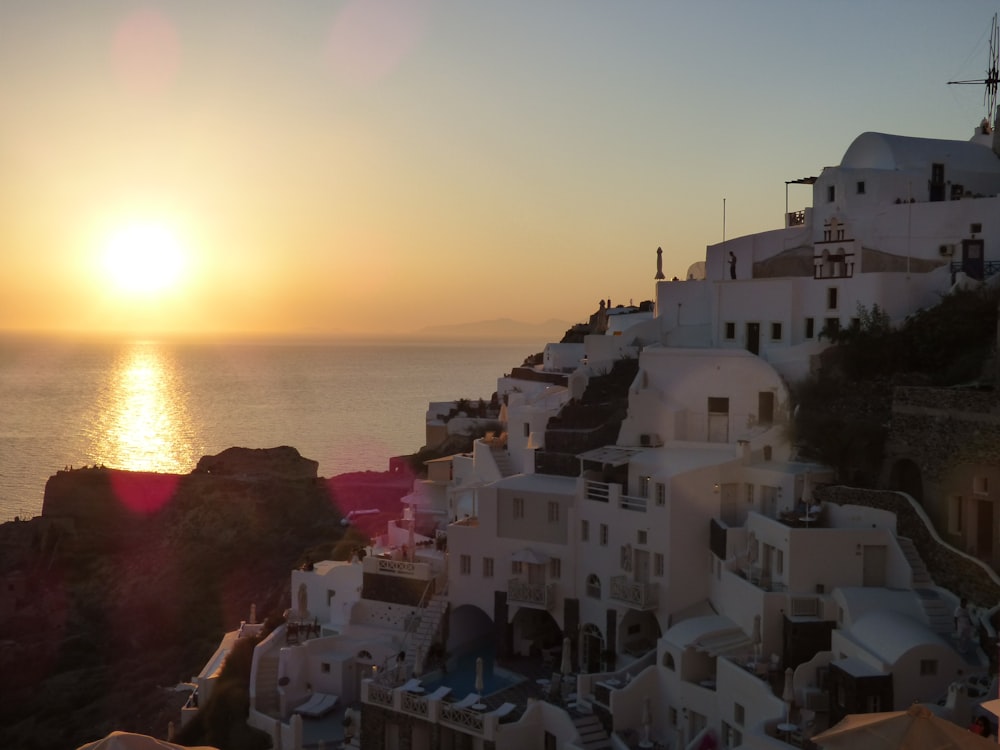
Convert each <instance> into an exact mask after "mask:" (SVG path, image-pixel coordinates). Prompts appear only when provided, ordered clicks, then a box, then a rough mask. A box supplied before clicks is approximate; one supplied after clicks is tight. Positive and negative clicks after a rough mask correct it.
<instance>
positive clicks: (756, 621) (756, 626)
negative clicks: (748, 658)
mask: <svg viewBox="0 0 1000 750" xmlns="http://www.w3.org/2000/svg"><path fill="white" fill-rule="evenodd" d="M762 640H763V639H762V638H761V636H760V615H754V616H753V635H751V636H750V641H751V642H752V643H753V658H754V659H759V658H760V644H761V642H762Z"/></svg>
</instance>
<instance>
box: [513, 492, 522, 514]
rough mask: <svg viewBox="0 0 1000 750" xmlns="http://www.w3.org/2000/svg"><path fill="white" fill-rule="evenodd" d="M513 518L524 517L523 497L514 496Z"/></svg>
mask: <svg viewBox="0 0 1000 750" xmlns="http://www.w3.org/2000/svg"><path fill="white" fill-rule="evenodd" d="M514 518H524V498H523V497H515V498H514Z"/></svg>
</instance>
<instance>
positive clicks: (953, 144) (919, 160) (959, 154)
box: [840, 133, 1000, 173]
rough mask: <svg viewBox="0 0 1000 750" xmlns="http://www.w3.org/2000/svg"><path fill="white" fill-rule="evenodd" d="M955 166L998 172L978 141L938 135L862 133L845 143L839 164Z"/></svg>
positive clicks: (994, 157)
mask: <svg viewBox="0 0 1000 750" xmlns="http://www.w3.org/2000/svg"><path fill="white" fill-rule="evenodd" d="M935 162H937V163H947V164H948V165H949V167H951V168H955V169H962V170H969V171H973V172H997V173H1000V159H998V158H997V155H996V154H994V153H993V151H992V149H990V148H987V147H986V146H983V145H982V144H980V143H972V142H969V141H949V140H944V139H939V138H911V137H908V136H904V135H889V134H887V133H862V134H861V135H859V136H858V137H857V138H855V139H854V142H853V143H852V144H851V145H850V146H849V147H848V149H847V151H846V152H845V153H844V158H843V159H841V161H840V166H841V167H845V168H847V169H892V170H900V171H910V170H919V171H921V172H923V171H925V169H926V167H927V166H928V165H930V164H932V163H935Z"/></svg>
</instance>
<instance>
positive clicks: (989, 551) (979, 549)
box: [976, 500, 993, 564]
mask: <svg viewBox="0 0 1000 750" xmlns="http://www.w3.org/2000/svg"><path fill="white" fill-rule="evenodd" d="M976 557H978V558H979V559H980V560H985V561H986V562H988V563H991V564H992V562H993V503H991V502H990V501H989V500H980V501H979V502H977V503H976Z"/></svg>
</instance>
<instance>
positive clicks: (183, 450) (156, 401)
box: [90, 341, 195, 474]
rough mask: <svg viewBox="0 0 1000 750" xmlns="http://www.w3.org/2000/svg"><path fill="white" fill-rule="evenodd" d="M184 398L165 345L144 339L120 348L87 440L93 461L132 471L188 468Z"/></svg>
mask: <svg viewBox="0 0 1000 750" xmlns="http://www.w3.org/2000/svg"><path fill="white" fill-rule="evenodd" d="M186 401H187V399H186V393H185V389H184V387H183V383H182V381H181V377H180V374H179V372H178V367H177V364H176V360H175V358H174V356H173V354H172V352H170V351H169V349H168V348H167V347H165V346H163V345H160V344H158V343H155V342H146V341H140V342H133V343H130V344H128V345H126V346H125V347H123V349H122V351H121V352H120V353H119V355H118V356H117V358H116V361H115V364H114V367H113V368H112V371H111V374H110V376H109V378H108V381H107V383H106V385H105V387H104V389H103V390H102V393H101V395H100V397H99V411H98V416H97V424H96V425H95V429H94V430H93V434H92V435H91V441H90V442H91V454H92V459H93V461H94V463H100V464H104V465H107V466H109V467H113V468H116V469H129V470H131V471H156V472H170V473H182V474H186V473H188V472H189V471H191V470H192V469H193V468H194V463H195V461H194V451H193V449H192V445H191V421H190V419H189V417H188V415H187V409H186Z"/></svg>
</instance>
